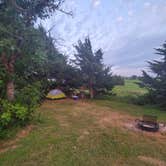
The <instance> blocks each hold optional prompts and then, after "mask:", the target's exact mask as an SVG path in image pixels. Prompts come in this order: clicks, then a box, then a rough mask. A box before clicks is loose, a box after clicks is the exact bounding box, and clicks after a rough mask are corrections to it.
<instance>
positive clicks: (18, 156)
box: [0, 85, 166, 166]
mask: <svg viewBox="0 0 166 166" xmlns="http://www.w3.org/2000/svg"><path fill="white" fill-rule="evenodd" d="M125 86H126V85H125ZM134 86H135V85H134ZM116 88H117V87H116ZM120 88H121V87H120ZM124 88H125V87H124ZM122 89H123V88H122ZM123 90H124V89H123ZM118 91H119V90H118ZM128 93H129V94H130V92H129V90H128ZM144 113H149V114H157V115H158V116H159V120H160V121H166V113H165V112H163V111H160V110H158V109H157V108H153V107H150V106H146V107H145V106H144V107H143V106H136V105H133V104H128V103H125V102H120V101H119V100H116V99H115V100H111V99H107V100H93V101H91V100H85V101H73V100H70V99H66V100H55V101H48V100H47V101H45V102H44V103H43V104H42V105H41V107H40V108H39V109H38V111H37V114H39V115H40V116H39V117H38V121H34V122H32V124H31V125H29V126H27V127H25V128H24V129H22V130H20V131H19V132H18V134H17V135H16V136H15V137H13V138H11V139H8V140H1V141H0V145H1V146H0V166H1V165H2V166H39V165H40V166H133V165H134V166H158V165H159V166H165V165H166V141H165V140H166V134H165V133H146V132H141V131H139V132H138V131H137V132H136V131H133V130H130V129H128V128H127V127H125V125H126V124H128V123H130V122H133V121H134V120H135V119H136V118H138V117H141V115H142V114H144Z"/></svg>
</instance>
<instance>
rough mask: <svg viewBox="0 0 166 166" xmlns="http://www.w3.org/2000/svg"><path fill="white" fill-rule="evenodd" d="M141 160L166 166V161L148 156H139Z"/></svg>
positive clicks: (155, 165)
mask: <svg viewBox="0 0 166 166" xmlns="http://www.w3.org/2000/svg"><path fill="white" fill-rule="evenodd" d="M138 158H139V159H140V160H141V161H144V162H146V163H149V164H152V165H154V166H166V162H164V161H161V160H158V159H155V158H152V157H146V156H138Z"/></svg>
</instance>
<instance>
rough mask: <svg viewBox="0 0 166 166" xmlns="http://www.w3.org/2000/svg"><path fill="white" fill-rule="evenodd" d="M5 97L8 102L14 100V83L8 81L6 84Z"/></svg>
mask: <svg viewBox="0 0 166 166" xmlns="http://www.w3.org/2000/svg"><path fill="white" fill-rule="evenodd" d="M6 95H7V99H8V100H9V101H13V100H14V81H13V80H9V81H8V82H7V84H6Z"/></svg>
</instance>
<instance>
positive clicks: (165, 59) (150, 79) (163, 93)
mask: <svg viewBox="0 0 166 166" xmlns="http://www.w3.org/2000/svg"><path fill="white" fill-rule="evenodd" d="M155 50H156V54H158V55H161V56H162V58H161V60H154V61H152V62H148V63H149V68H150V70H151V72H152V76H151V75H149V74H148V73H146V72H145V71H143V78H142V81H143V85H144V86H145V87H147V89H148V90H149V93H150V96H151V99H152V101H153V102H154V103H156V104H160V105H165V106H166V43H164V44H163V45H162V48H158V49H155Z"/></svg>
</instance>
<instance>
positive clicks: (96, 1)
mask: <svg viewBox="0 0 166 166" xmlns="http://www.w3.org/2000/svg"><path fill="white" fill-rule="evenodd" d="M100 3H101V1H100V0H92V5H93V7H95V8H96V7H98V6H99V5H100Z"/></svg>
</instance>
